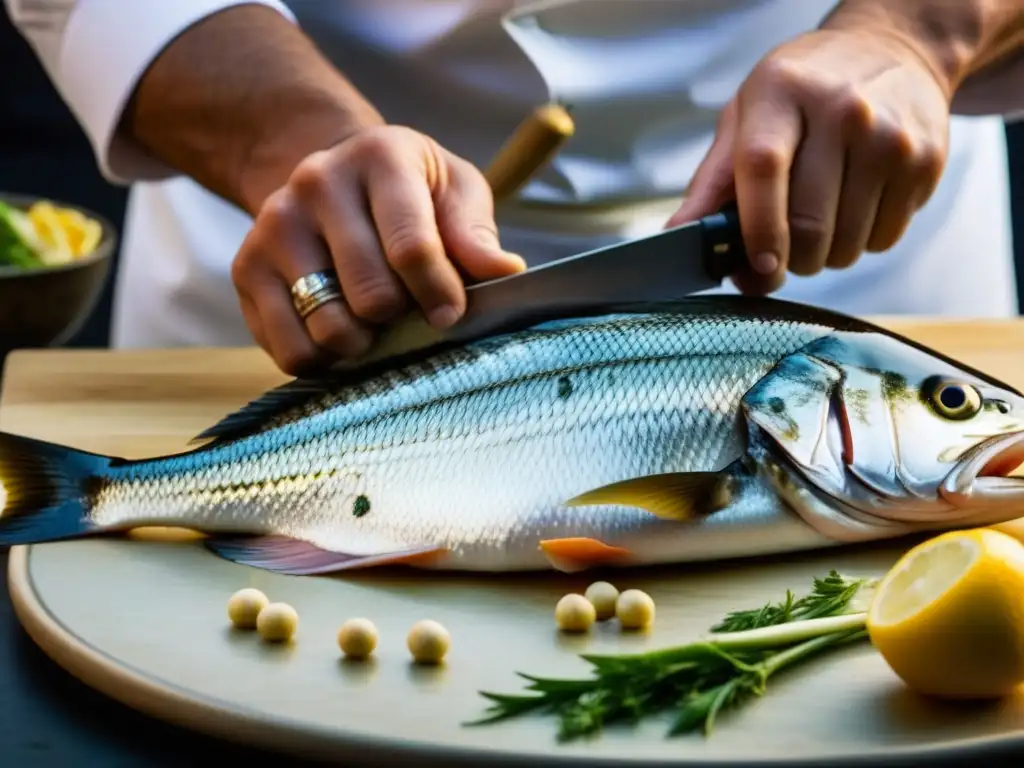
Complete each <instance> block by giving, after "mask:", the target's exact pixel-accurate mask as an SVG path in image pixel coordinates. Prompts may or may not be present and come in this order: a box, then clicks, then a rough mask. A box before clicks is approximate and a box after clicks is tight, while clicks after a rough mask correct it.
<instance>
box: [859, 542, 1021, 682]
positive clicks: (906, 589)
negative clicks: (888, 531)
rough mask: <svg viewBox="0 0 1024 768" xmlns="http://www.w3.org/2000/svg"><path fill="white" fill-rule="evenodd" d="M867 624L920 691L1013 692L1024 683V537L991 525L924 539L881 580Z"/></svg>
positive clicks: (881, 648) (886, 653)
mask: <svg viewBox="0 0 1024 768" xmlns="http://www.w3.org/2000/svg"><path fill="white" fill-rule="evenodd" d="M867 630H868V634H869V636H870V638H871V642H872V644H873V645H874V646H875V648H876V649H878V651H879V653H880V654H881V655H882V657H883V658H884V659H885V661H886V662H887V663H888V664H889V666H890V667H891V668H892V670H893V671H894V672H895V673H896V674H897V675H898V676H899V677H900V678H902V679H903V681H904V682H905V683H906V684H907V685H909V686H910V687H911V688H913V689H914V690H916V691H918V692H919V693H922V694H926V695H931V696H937V697H943V698H957V699H968V698H998V697H1001V696H1005V695H1007V694H1009V693H1011V692H1013V691H1014V689H1016V688H1017V687H1018V686H1020V685H1021V684H1022V683H1024V544H1021V542H1019V541H1017V540H1016V539H1014V538H1012V537H1011V536H1007V535H1006V534H1004V533H1000V532H998V531H994V530H991V529H985V528H980V529H976V530H970V531H953V532H950V533H945V534H942V535H941V536H937V537H935V538H933V539H931V540H929V541H926V542H924V543H923V544H919V545H918V546H916V547H914V548H913V549H911V550H910V551H909V552H908V553H907V554H905V555H904V556H903V557H902V558H901V559H900V561H899V562H898V563H896V565H895V566H893V568H892V570H890V571H889V573H888V574H886V576H885V578H884V579H882V581H881V583H880V584H879V585H878V590H877V592H876V593H875V597H874V599H873V600H872V602H871V607H870V608H869V610H868V615H867Z"/></svg>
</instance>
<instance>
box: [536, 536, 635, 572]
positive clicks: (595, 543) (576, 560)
mask: <svg viewBox="0 0 1024 768" xmlns="http://www.w3.org/2000/svg"><path fill="white" fill-rule="evenodd" d="M540 548H541V551H543V552H544V556H545V557H547V559H548V562H549V563H551V565H552V566H553V567H554V568H555V569H557V570H559V571H563V572H565V573H576V572H577V571H585V570H587V569H588V568H593V567H596V566H600V565H609V564H612V563H617V562H620V561H622V560H628V559H629V558H630V557H631V553H630V551H629V550H628V549H623V548H622V547H613V546H611V545H609V544H605V543H604V542H603V541H599V540H597V539H591V538H587V537H584V536H580V537H576V538H570V539H544V540H543V541H542V542H541V543H540Z"/></svg>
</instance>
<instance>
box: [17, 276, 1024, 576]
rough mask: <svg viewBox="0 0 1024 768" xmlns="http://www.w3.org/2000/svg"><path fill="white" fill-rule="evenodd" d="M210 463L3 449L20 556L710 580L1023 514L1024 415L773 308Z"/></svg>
mask: <svg viewBox="0 0 1024 768" xmlns="http://www.w3.org/2000/svg"><path fill="white" fill-rule="evenodd" d="M200 438H203V439H210V441H209V442H207V443H206V444H205V445H202V446H200V447H197V448H195V449H194V450H192V451H190V452H187V453H183V454H179V455H172V456H165V457H159V458H153V459H147V460H137V461H136V460H125V459H119V458H109V457H105V456H98V455H94V454H90V453H83V452H81V451H77V450H72V449H70V448H66V447H62V446H57V445H52V444H49V443H43V442H39V441H36V440H32V439H29V438H25V437H19V436H15V435H10V434H0V481H2V482H3V485H4V486H5V488H6V491H7V494H8V497H7V502H6V506H5V508H4V510H3V513H2V514H0V544H23V543H36V542H44V541H53V540H58V539H68V538H76V537H81V536H86V535H94V534H103V533H109V532H117V531H123V530H125V529H129V528H134V527H139V526H150V525H159V526H180V527H185V528H191V529H194V530H198V531H201V532H204V533H207V534H210V537H209V538H208V539H207V540H206V542H205V543H206V546H208V547H209V548H210V549H211V550H212V551H213V552H216V553H218V554H219V555H221V556H223V557H226V558H228V559H231V560H234V561H236V562H240V563H246V564H249V565H252V566H257V567H261V568H267V569H271V570H275V571H280V572H284V573H291V574H315V573H327V572H331V571H337V570H342V569H347V568H354V567H365V566H372V565H382V564H391V563H406V564H411V565H416V566H419V567H426V568H443V569H462V570H479V571H502V570H532V569H544V568H549V567H554V568H557V569H560V570H565V571H573V570H580V569H584V568H587V567H590V566H596V565H619V566H622V565H630V564H649V563H668V562H681V561H695V560H709V559H717V558H726V557H735V556H748V555H758V554H767V553H779V552H786V551H794V550H802V549H811V548H817V547H824V546H829V545H836V544H843V543H847V542H857V541H868V540H875V539H884V538H892V537H896V536H901V535H904V534H908V533H913V532H919V531H926V530H937V529H944V528H956V527H971V526H978V525H988V524H994V523H997V522H1002V521H1007V520H1011V519H1013V518H1016V517H1020V516H1021V515H1024V478H1013V477H1008V476H1007V475H1009V474H1010V472H1012V471H1013V470H1014V469H1015V468H1016V466H1017V465H1018V464H1020V463H1021V462H1022V461H1024V397H1022V395H1021V393H1020V392H1018V391H1016V390H1014V389H1012V388H1011V387H1009V386H1007V385H1005V384H1002V383H1000V382H998V381H995V380H993V379H991V378H990V377H988V376H986V375H984V374H982V373H980V372H978V371H973V370H971V369H969V368H967V367H966V366H964V365H961V364H959V363H956V362H955V361H952V360H949V359H948V358H945V357H943V356H942V355H939V354H937V353H935V352H933V351H930V350H928V349H925V348H923V347H921V346H919V345H917V344H914V343H912V342H911V341H909V340H907V339H904V338H902V337H900V336H898V335H894V334H891V333H888V332H886V331H884V330H881V329H879V328H876V327H874V326H872V325H869V324H867V323H864V322H862V321H859V320H855V319H852V318H849V317H845V316H842V315H838V314H835V313H832V312H826V311H823V310H820V309H814V308H811V307H806V306H802V305H796V304H791V303H788V302H782V301H777V300H772V299H763V300H762V299H751V298H744V297H724V296H719V297H695V298H690V299H686V300H682V301H679V302H676V303H671V304H659V305H655V306H632V307H618V308H609V311H608V312H607V313H606V314H603V315H601V316H598V317H576V318H560V319H541V320H539V321H537V323H536V324H535V325H533V326H532V327H530V328H524V329H518V330H509V331H508V332H507V333H503V334H502V335H499V336H495V337H491V338H488V339H484V340H481V341H478V342H475V343H472V344H470V345H467V346H464V347H459V348H454V349H446V350H434V351H427V352H423V353H420V354H418V355H415V356H411V357H409V358H407V359H404V360H401V361H392V362H391V363H390V364H389V365H388V366H386V367H385V366H384V365H376V366H373V367H368V368H365V369H360V370H357V371H348V372H344V373H336V374H333V375H332V376H331V377H330V378H327V379H324V380H298V381H295V382H292V383H290V384H287V385H285V386H283V387H281V388H279V389H275V390H272V391H270V392H269V393H268V394H266V395H265V396H264V397H262V398H261V399H259V400H257V401H255V402H254V403H252V404H250V405H248V406H247V407H245V408H244V409H243V410H241V411H239V412H238V413H235V414H233V415H231V416H229V417H228V418H227V419H225V420H224V421H223V422H221V423H220V424H218V425H216V426H214V427H213V428H211V429H210V430H208V431H207V432H205V433H203V434H202V435H200Z"/></svg>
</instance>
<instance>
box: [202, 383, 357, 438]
mask: <svg viewBox="0 0 1024 768" xmlns="http://www.w3.org/2000/svg"><path fill="white" fill-rule="evenodd" d="M340 383H341V382H340V381H339V380H336V379H334V378H331V377H326V378H320V379H294V380H292V381H289V382H287V383H286V384H282V385H280V386H278V387H275V388H274V389H271V390H268V391H267V392H265V393H263V394H262V395H260V396H259V397H258V398H256V399H255V400H253V401H251V402H249V403H248V404H246V405H244V406H242V407H241V408H239V409H238V410H237V411H234V412H233V413H229V414H228V415H227V416H225V417H224V418H223V419H221V420H220V421H218V422H217V423H216V424H214V425H213V426H212V427H208V428H207V429H204V430H203V431H202V432H200V433H199V434H198V435H196V436H195V437H193V438H192V440H191V441H190V442H191V443H192V444H195V443H199V442H202V441H203V440H209V439H211V438H212V439H214V440H217V441H219V440H232V439H235V438H239V437H246V436H247V435H252V434H255V433H256V432H259V431H260V429H261V428H262V427H263V425H264V424H265V423H266V422H267V420H269V419H271V418H273V417H274V416H278V415H280V414H282V413H284V412H285V411H287V410H289V409H291V408H294V407H296V406H299V405H302V404H304V403H307V402H309V401H310V400H312V399H313V398H315V397H317V396H319V395H322V394H324V393H327V392H330V391H332V390H333V389H334V388H335V387H336V386H338V385H339V384H340Z"/></svg>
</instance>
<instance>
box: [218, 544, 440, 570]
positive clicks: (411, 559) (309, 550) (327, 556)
mask: <svg viewBox="0 0 1024 768" xmlns="http://www.w3.org/2000/svg"><path fill="white" fill-rule="evenodd" d="M204 544H205V545H206V547H207V549H209V550H210V551H212V552H214V553H215V554H217V555H220V556H221V557H223V558H225V559H226V560H231V561H232V562H235V563H240V564H241V565H251V566H253V567H254V568H263V569H265V570H268V571H276V572H277V573H285V574H289V575H291V576H313V575H316V574H324V573H333V572H335V571H344V570H350V569H353V568H370V567H373V566H381V565H416V564H418V563H423V562H428V561H430V560H431V559H433V558H436V557H441V556H443V555H444V554H445V553H446V552H447V550H445V549H443V548H441V547H418V548H415V549H408V550H404V551H400V552H382V553H380V554H373V555H350V554H347V553H345V552H334V551H332V550H329V549H323V548H321V547H318V546H316V545H315V544H311V543H310V542H308V541H302V540H300V539H291V538H288V537H287V536H252V537H250V536H218V537H215V538H211V539H207V540H206V541H205V542H204Z"/></svg>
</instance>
